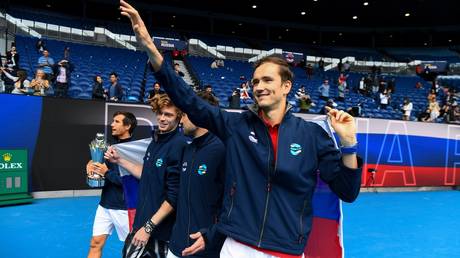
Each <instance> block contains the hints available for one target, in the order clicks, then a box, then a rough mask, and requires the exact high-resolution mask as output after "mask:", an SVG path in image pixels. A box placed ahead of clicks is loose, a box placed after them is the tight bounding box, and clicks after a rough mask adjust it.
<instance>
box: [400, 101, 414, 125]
mask: <svg viewBox="0 0 460 258" xmlns="http://www.w3.org/2000/svg"><path fill="white" fill-rule="evenodd" d="M412 109H413V105H412V102H411V101H410V100H409V98H407V97H406V98H404V102H403V105H402V112H403V117H402V119H403V120H406V121H409V120H410V115H411V112H412Z"/></svg>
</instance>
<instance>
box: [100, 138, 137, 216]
mask: <svg viewBox="0 0 460 258" xmlns="http://www.w3.org/2000/svg"><path fill="white" fill-rule="evenodd" d="M129 141H131V137H130V138H128V139H123V140H117V143H123V142H129ZM105 164H106V165H107V168H108V169H109V171H107V173H105V184H104V187H103V188H102V193H101V200H100V201H99V205H101V206H102V207H104V208H106V209H114V210H126V202H125V196H124V194H123V185H122V182H121V176H120V171H119V169H118V165H117V164H114V163H110V162H107V161H106V162H105Z"/></svg>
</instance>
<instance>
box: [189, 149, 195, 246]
mask: <svg viewBox="0 0 460 258" xmlns="http://www.w3.org/2000/svg"><path fill="white" fill-rule="evenodd" d="M195 153H196V149H193V153H192V164H191V166H190V168H191V169H193V165H194V164H195ZM192 173H193V170H192V171H188V190H187V199H188V200H187V201H188V207H187V208H188V225H187V245H188V246H190V237H189V236H190V220H191V214H190V210H191V209H190V205H191V203H190V184H191V182H190V177H191V175H192Z"/></svg>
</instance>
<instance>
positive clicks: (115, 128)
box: [110, 115, 130, 137]
mask: <svg viewBox="0 0 460 258" xmlns="http://www.w3.org/2000/svg"><path fill="white" fill-rule="evenodd" d="M123 119H125V116H124V115H116V116H114V117H113V121H112V124H110V126H111V127H112V136H115V137H120V136H122V135H124V134H126V133H129V128H130V126H129V125H123Z"/></svg>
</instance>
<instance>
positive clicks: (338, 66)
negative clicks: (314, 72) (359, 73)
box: [337, 59, 343, 73]
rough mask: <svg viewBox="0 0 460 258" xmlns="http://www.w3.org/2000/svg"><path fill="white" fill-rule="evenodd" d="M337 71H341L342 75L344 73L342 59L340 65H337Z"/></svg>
mask: <svg viewBox="0 0 460 258" xmlns="http://www.w3.org/2000/svg"><path fill="white" fill-rule="evenodd" d="M337 70H338V71H339V73H341V72H342V71H343V63H342V59H340V60H339V63H338V64H337Z"/></svg>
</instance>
